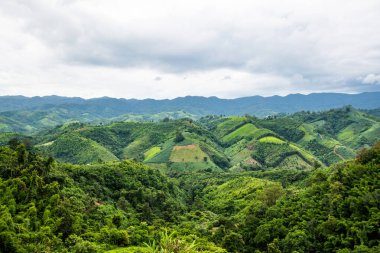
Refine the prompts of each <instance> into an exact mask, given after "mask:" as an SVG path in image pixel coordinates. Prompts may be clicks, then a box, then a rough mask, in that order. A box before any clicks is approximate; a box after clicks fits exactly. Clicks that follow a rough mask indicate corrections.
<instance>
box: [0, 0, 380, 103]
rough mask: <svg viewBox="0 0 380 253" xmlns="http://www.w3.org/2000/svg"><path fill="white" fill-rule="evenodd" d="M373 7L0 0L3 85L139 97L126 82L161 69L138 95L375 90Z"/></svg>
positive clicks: (377, 11) (378, 54) (296, 2)
mask: <svg viewBox="0 0 380 253" xmlns="http://www.w3.org/2000/svg"><path fill="white" fill-rule="evenodd" d="M379 17H380V2H379V1H376V0H367V1H360V2H359V1H355V0H348V1H347V0H346V1H343V0H337V1H330V2H326V1H324V0H312V1H307V2H305V1H301V0H292V1H287V2H286V3H285V2H283V1H275V0H269V1H243V0H237V1H236V2H234V4H232V3H231V2H229V1H216V0H212V1H207V2H205V1H200V0H195V1H194V0H193V1H183V2H181V3H179V2H178V1H174V0H171V1H167V2H165V3H161V2H159V1H153V0H144V1H140V2H135V3H133V4H132V3H127V2H126V1H121V0H113V1H106V2H105V1H98V0H93V1H87V0H77V1H76V0H71V1H63V0H61V1H53V2H52V1H47V0H35V1H26V0H24V1H22V0H19V1H11V0H4V1H1V2H0V21H1V22H0V28H1V29H0V30H1V32H0V36H1V37H0V38H1V39H2V40H1V41H0V50H1V51H2V52H5V53H4V54H5V56H6V57H5V58H4V57H2V59H3V60H0V83H3V87H0V88H1V89H0V90H3V91H4V92H7V91H8V92H10V93H15V92H24V93H28V92H31V91H30V90H31V89H29V88H28V87H27V84H28V82H29V84H30V85H34V86H36V85H41V87H45V89H48V90H51V92H54V91H55V89H56V90H57V92H61V93H63V94H70V93H71V92H72V91H71V90H72V89H71V88H70V87H74V85H77V84H81V86H80V87H83V89H85V88H86V89H89V90H93V89H92V88H91V87H90V86H99V87H101V86H102V85H104V84H102V83H100V82H101V80H108V82H107V83H109V82H111V83H114V84H113V85H114V89H116V90H122V91H125V93H126V94H135V95H134V96H141V94H140V92H137V91H135V90H134V91H133V92H130V91H131V89H138V88H137V87H136V86H132V84H133V85H136V83H137V84H140V86H142V87H150V86H154V85H155V86H157V83H156V84H153V83H150V82H151V81H152V80H151V79H150V80H149V79H146V78H145V75H143V74H140V73H145V74H146V76H152V75H153V76H156V78H154V80H153V81H158V80H157V77H159V78H161V79H160V80H161V82H160V84H159V85H160V86H159V87H155V88H154V89H145V90H141V92H152V94H147V95H146V96H163V97H173V96H176V95H183V93H184V92H185V93H186V94H185V95H187V94H191V95H220V96H225V97H232V96H241V95H247V91H249V92H252V95H254V94H257V92H261V93H260V94H263V95H270V94H272V93H273V92H274V91H276V92H280V93H284V94H286V93H290V92H313V91H343V92H358V91H365V90H373V89H375V88H374V87H372V86H371V85H368V84H374V83H378V82H379V78H378V75H377V74H375V73H378V70H379V69H380V34H379V33H378V27H379V25H380V18H379ZM20 38H21V39H20ZM100 70H101V71H100ZM125 73H128V75H126V74H125ZM216 73H217V74H220V75H219V78H217V77H214V75H215V76H216ZM184 75H185V76H186V77H187V78H186V79H185V78H183V76H184ZM220 76H224V77H231V76H234V79H233V80H232V81H231V82H230V83H231V84H228V85H231V86H227V87H219V86H218V85H219V81H220ZM235 76H237V78H235ZM223 79H224V80H227V79H226V78H223ZM358 80H359V81H358ZM190 82H194V83H191V84H190ZM51 83H56V85H55V86H52V85H51ZM205 84H206V85H209V86H210V87H213V89H212V91H213V92H214V94H208V93H207V92H208V91H202V87H204V85H205ZM224 85H225V84H224ZM226 85H227V84H226ZM263 85H265V87H259V86H263ZM5 86H6V87H5ZM63 86H68V87H69V88H68V89H67V88H65V87H63ZM174 86H176V87H178V88H169V90H172V91H173V93H170V94H169V93H167V91H166V90H165V89H168V87H174ZM198 86H199V88H198ZM243 87H244V90H243V91H239V90H238V89H240V88H243ZM273 87H277V88H275V89H273ZM198 89H199V90H198ZM98 90H99V92H100V90H101V89H98ZM153 91H154V93H153ZM102 92H105V93H107V92H108V93H110V91H108V90H104V89H102ZM135 92H136V93H135ZM202 92H203V93H202ZM83 93H84V94H88V93H86V92H83ZM108 93H107V94H100V95H112V94H108ZM199 93H200V94H199ZM116 94H118V93H116ZM160 94H161V95H160ZM73 95H74V94H73ZM96 95H97V94H94V96H96Z"/></svg>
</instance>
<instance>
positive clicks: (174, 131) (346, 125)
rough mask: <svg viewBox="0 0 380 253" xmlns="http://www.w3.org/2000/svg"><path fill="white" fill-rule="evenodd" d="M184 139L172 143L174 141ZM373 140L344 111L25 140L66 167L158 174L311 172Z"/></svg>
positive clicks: (64, 129) (106, 127) (376, 126)
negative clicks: (127, 167)
mask: <svg viewBox="0 0 380 253" xmlns="http://www.w3.org/2000/svg"><path fill="white" fill-rule="evenodd" d="M179 133H180V134H181V135H182V136H183V138H184V140H182V141H181V142H180V143H176V142H175V138H176V135H178V134H179ZM379 136H380V120H379V119H377V118H375V117H373V116H370V115H368V114H366V113H364V112H362V111H358V110H356V109H354V108H352V107H345V108H341V109H334V110H330V111H325V112H320V113H310V112H300V113H296V114H293V115H284V116H277V117H268V118H264V119H259V118H256V117H252V116H239V117H235V116H234V117H222V116H219V117H216V116H213V117H205V118H201V119H200V120H199V121H194V120H191V119H180V120H170V119H167V120H165V121H159V122H114V123H110V124H101V125H93V124H84V123H79V122H74V123H67V124H64V125H62V126H58V127H55V128H52V129H49V130H44V131H42V132H40V133H38V134H35V135H33V143H34V144H35V146H36V148H37V149H38V150H39V151H40V152H42V153H44V154H46V155H51V156H53V157H55V158H57V159H58V160H60V161H65V162H72V163H82V164H83V163H93V162H107V161H115V160H124V159H134V160H137V161H141V162H144V163H146V164H149V165H150V166H153V167H155V168H160V169H161V170H163V171H188V170H211V171H226V170H233V171H244V170H263V169H268V168H276V167H281V168H298V169H302V170H303V169H313V168H316V167H319V166H327V165H330V164H333V163H336V162H339V161H342V160H347V159H352V158H353V157H354V156H355V153H356V152H357V150H359V149H360V148H362V147H368V146H370V145H372V144H373V143H374V142H375V141H376V140H378V139H379Z"/></svg>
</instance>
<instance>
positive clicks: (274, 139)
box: [259, 136, 285, 144]
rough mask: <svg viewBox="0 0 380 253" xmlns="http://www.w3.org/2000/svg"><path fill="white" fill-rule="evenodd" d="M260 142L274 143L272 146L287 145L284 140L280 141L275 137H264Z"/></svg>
mask: <svg viewBox="0 0 380 253" xmlns="http://www.w3.org/2000/svg"><path fill="white" fill-rule="evenodd" d="M259 141H260V142H266V143H272V144H283V143H285V142H284V141H283V140H280V139H279V138H277V137H274V136H267V137H263V138H261V139H260V140H259Z"/></svg>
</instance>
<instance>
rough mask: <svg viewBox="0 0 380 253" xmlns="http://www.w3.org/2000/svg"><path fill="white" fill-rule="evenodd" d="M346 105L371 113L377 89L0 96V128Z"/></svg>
mask: <svg viewBox="0 0 380 253" xmlns="http://www.w3.org/2000/svg"><path fill="white" fill-rule="evenodd" d="M346 105H352V106H354V107H355V108H359V109H362V110H365V111H368V113H370V114H372V115H374V116H376V115H378V110H376V109H375V108H380V92H370V93H361V94H354V95H351V94H339V93H316V94H310V95H301V94H293V95H288V96H285V97H280V96H273V97H260V96H254V97H244V98H237V99H220V98H217V97H208V98H206V97H191V96H188V97H180V98H175V99H171V100H170V99H164V100H154V99H144V100H137V99H116V98H109V97H102V98H94V99H83V98H77V97H73V98H69V97H59V96H46V97H23V96H3V97H0V132H20V133H25V134H31V133H35V132H37V131H39V130H42V129H48V128H51V127H54V126H57V125H61V124H64V123H67V122H73V121H79V122H87V123H107V122H111V121H158V120H162V119H164V118H171V119H179V118H192V119H198V118H200V117H202V116H205V115H225V116H241V115H245V114H249V115H254V116H257V117H265V116H269V115H276V114H280V113H285V114H290V113H294V112H298V111H314V112H315V111H324V110H328V109H332V108H340V107H343V106H346Z"/></svg>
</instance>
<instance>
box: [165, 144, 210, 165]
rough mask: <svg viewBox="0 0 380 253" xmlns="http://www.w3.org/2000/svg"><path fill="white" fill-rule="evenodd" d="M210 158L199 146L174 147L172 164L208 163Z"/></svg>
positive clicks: (171, 157) (171, 156)
mask: <svg viewBox="0 0 380 253" xmlns="http://www.w3.org/2000/svg"><path fill="white" fill-rule="evenodd" d="M209 159H210V158H209V157H208V155H207V154H206V153H205V152H203V151H202V150H201V149H200V148H199V146H198V145H196V144H191V145H186V146H174V148H173V150H172V153H171V155H170V161H171V162H177V163H178V162H206V161H208V160H209Z"/></svg>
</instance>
